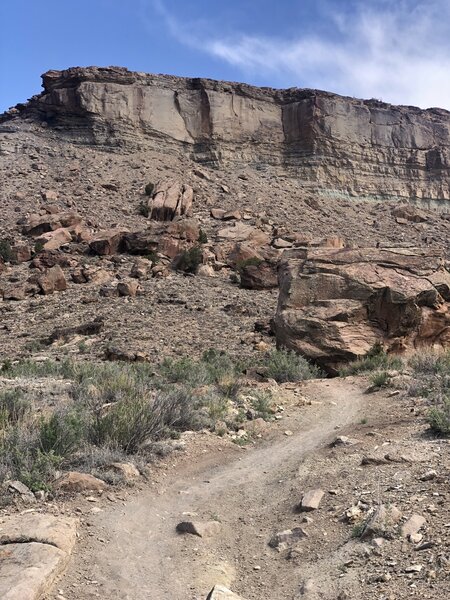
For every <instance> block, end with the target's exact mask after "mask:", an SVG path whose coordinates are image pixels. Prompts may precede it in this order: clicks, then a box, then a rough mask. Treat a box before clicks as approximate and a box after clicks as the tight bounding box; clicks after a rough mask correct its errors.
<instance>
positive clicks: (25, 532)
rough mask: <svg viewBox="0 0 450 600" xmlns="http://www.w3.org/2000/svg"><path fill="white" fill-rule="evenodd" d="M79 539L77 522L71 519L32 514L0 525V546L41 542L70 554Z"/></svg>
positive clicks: (19, 516) (16, 516)
mask: <svg viewBox="0 0 450 600" xmlns="http://www.w3.org/2000/svg"><path fill="white" fill-rule="evenodd" d="M76 539H77V521H76V519H72V518H70V517H54V516H53V515H43V514H39V513H30V514H27V515H14V516H12V517H10V518H8V519H7V520H6V521H5V523H3V524H0V546H1V545H3V544H12V543H22V544H23V543H26V542H39V543H41V544H48V545H50V546H55V547H56V548H59V549H60V550H62V551H63V552H66V553H67V554H70V553H71V552H72V550H73V547H74V546H75V542H76Z"/></svg>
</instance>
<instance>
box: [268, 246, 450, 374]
mask: <svg viewBox="0 0 450 600" xmlns="http://www.w3.org/2000/svg"><path fill="white" fill-rule="evenodd" d="M278 277H279V285H280V296H279V301H278V308H277V314H276V317H275V332H276V337H277V342H278V344H279V345H281V346H284V347H287V348H290V349H293V350H295V351H297V352H299V353H300V354H302V355H304V356H306V357H308V358H310V359H312V360H313V361H315V362H317V363H318V364H320V365H322V366H323V367H324V368H326V369H327V370H328V371H331V372H332V371H334V370H335V369H336V368H337V367H338V366H339V365H340V364H342V363H345V362H347V361H351V360H354V359H356V358H358V357H359V356H364V355H366V354H367V353H368V352H369V351H370V350H371V349H372V348H373V347H374V346H375V345H376V344H381V345H382V346H383V347H384V348H385V349H386V350H388V351H394V352H403V351H406V350H408V348H412V347H420V346H441V347H449V346H450V304H449V301H450V273H449V271H448V270H447V269H446V266H445V264H444V261H443V260H442V258H441V257H440V256H439V254H438V253H436V252H433V251H431V250H418V249H405V248H402V249H392V248H391V249H377V248H366V249H361V248H360V249H348V248H344V249H334V248H308V249H306V248H305V249H299V250H292V251H288V252H286V253H285V254H284V257H283V259H282V261H281V264H280V266H279V271H278Z"/></svg>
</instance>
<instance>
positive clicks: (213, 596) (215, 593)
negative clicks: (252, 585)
mask: <svg viewBox="0 0 450 600" xmlns="http://www.w3.org/2000/svg"><path fill="white" fill-rule="evenodd" d="M206 600H244V598H242V597H241V596H238V595H237V594H234V593H233V592H231V591H230V590H229V589H227V588H226V587H224V586H223V585H215V586H214V588H213V589H212V590H211V591H210V592H209V594H208V596H207V598H206Z"/></svg>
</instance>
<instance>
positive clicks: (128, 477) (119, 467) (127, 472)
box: [109, 462, 141, 481]
mask: <svg viewBox="0 0 450 600" xmlns="http://www.w3.org/2000/svg"><path fill="white" fill-rule="evenodd" d="M109 468H110V469H112V470H113V471H116V472H117V473H119V474H120V475H122V477H123V478H124V479H125V481H133V479H137V478H138V477H140V476H141V474H140V473H139V471H138V470H137V468H136V467H135V466H134V465H133V464H132V463H117V462H116V463H112V464H111V465H109Z"/></svg>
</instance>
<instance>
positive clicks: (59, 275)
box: [37, 265, 67, 295]
mask: <svg viewBox="0 0 450 600" xmlns="http://www.w3.org/2000/svg"><path fill="white" fill-rule="evenodd" d="M37 283H38V285H39V287H40V289H41V292H42V293H43V294H44V295H48V294H53V293H54V292H62V291H64V290H65V289H67V281H66V278H65V276H64V272H63V270H62V269H61V267H60V266H59V265H55V266H53V267H51V268H50V269H47V270H46V271H45V272H44V273H43V274H42V275H40V276H39V277H38V279H37Z"/></svg>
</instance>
